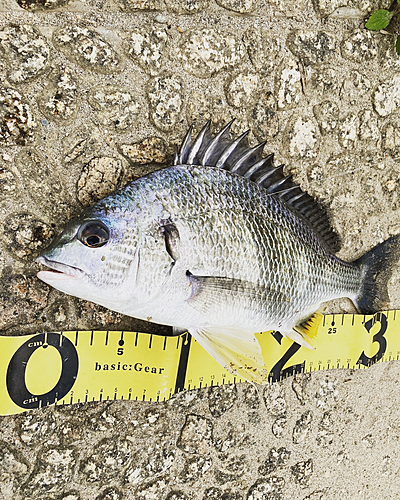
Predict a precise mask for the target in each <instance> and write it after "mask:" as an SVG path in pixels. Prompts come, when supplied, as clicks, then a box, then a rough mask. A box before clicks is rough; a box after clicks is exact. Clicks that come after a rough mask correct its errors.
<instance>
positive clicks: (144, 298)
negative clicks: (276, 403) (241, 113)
mask: <svg viewBox="0 0 400 500" xmlns="http://www.w3.org/2000/svg"><path fill="white" fill-rule="evenodd" d="M230 126H231V123H230V124H228V125H227V126H226V127H225V128H224V129H223V130H221V131H220V132H219V134H218V135H217V136H216V137H213V136H212V135H211V133H210V124H209V123H208V124H207V125H206V126H205V127H204V128H203V130H202V131H201V132H200V134H199V135H198V137H197V138H196V139H195V140H194V141H192V139H191V130H189V132H188V134H187V135H186V137H185V139H184V142H183V144H182V146H181V149H180V152H179V154H176V156H175V162H174V165H173V166H171V167H168V168H165V169H163V170H159V171H157V172H154V173H151V174H149V175H146V176H145V177H142V178H140V179H138V180H136V181H133V182H131V183H130V184H128V185H127V186H126V187H124V188H122V189H119V190H118V191H116V192H115V193H113V194H111V195H110V196H107V197H106V198H104V199H103V200H101V201H99V202H98V203H96V204H95V205H94V206H93V207H91V208H88V209H86V210H85V211H84V212H83V213H82V215H81V216H80V217H79V218H77V219H75V220H73V221H71V222H70V223H69V224H68V226H67V227H66V229H65V230H64V232H63V233H62V234H61V235H60V236H59V237H58V238H57V239H56V240H55V241H54V242H53V243H52V245H51V246H50V247H49V248H48V249H47V250H46V251H45V252H44V253H43V254H42V256H41V257H39V259H38V261H39V262H40V263H42V264H44V265H46V266H47V267H49V268H51V269H53V271H48V270H46V271H40V272H39V273H38V277H39V278H40V279H41V280H43V281H44V282H46V283H48V284H49V285H52V286H53V287H55V288H57V289H58V290H61V291H62V292H65V293H68V294H70V295H74V296H76V297H80V298H82V299H86V300H90V301H92V302H96V303H97V304H101V305H103V306H105V307H108V308H109V309H112V310H114V311H118V312H120V313H124V314H127V315H129V316H133V317H135V318H140V319H144V320H148V321H152V322H156V323H161V324H165V325H171V326H174V327H177V328H178V329H187V330H188V331H189V332H190V333H191V334H192V335H193V337H194V338H195V339H196V340H197V341H198V342H199V343H200V344H201V345H202V346H203V347H204V348H205V349H206V350H207V351H208V352H209V353H210V354H211V355H212V356H213V357H214V358H215V359H216V360H217V361H218V362H219V363H221V364H222V365H223V366H224V367H225V368H227V369H228V370H230V371H232V372H234V373H240V374H241V375H242V376H244V377H245V378H247V379H248V380H250V381H254V382H263V381H266V380H267V375H268V374H267V373H266V369H265V365H264V360H263V357H262V354H261V349H260V346H259V344H258V342H257V340H256V338H255V336H254V333H255V332H261V331H268V330H279V331H280V332H281V333H282V334H283V335H285V336H287V337H290V338H291V339H293V340H294V341H296V342H298V343H301V344H302V345H305V346H308V343H307V341H306V340H305V339H304V332H305V329H304V326H302V324H304V323H303V322H304V321H306V320H307V319H308V318H309V317H310V316H311V315H312V314H313V313H314V312H315V311H316V310H317V309H318V308H319V306H320V304H321V302H324V301H327V300H330V299H335V298H338V297H349V298H350V299H351V300H352V301H353V302H354V304H355V305H356V306H357V308H358V309H359V310H360V311H361V312H373V311H375V310H376V309H378V308H381V306H383V305H384V304H385V301H386V302H387V301H388V295H387V288H386V282H387V279H388V278H387V276H386V277H384V278H382V276H383V275H384V274H385V272H386V271H385V270H386V269H388V268H390V267H391V260H393V259H394V258H395V257H396V258H397V248H398V243H397V237H394V238H392V239H390V240H388V241H386V242H385V243H383V244H382V245H380V246H378V247H376V248H375V249H373V250H371V251H370V252H369V253H368V254H366V255H365V256H364V257H362V258H361V259H359V260H357V261H355V262H353V263H346V262H343V261H342V260H340V259H338V258H337V257H335V255H334V253H335V251H337V250H338V239H337V237H336V235H335V234H334V233H333V232H332V230H331V227H330V224H329V221H328V218H327V215H326V212H325V211H324V210H323V209H322V208H321V207H320V206H319V205H318V204H317V203H316V202H315V201H314V200H313V199H312V198H311V197H310V196H309V195H308V194H306V193H304V192H303V191H301V189H300V188H299V187H298V186H297V185H295V184H294V183H293V181H292V180H291V178H290V176H289V177H284V175H283V166H280V167H275V166H274V164H273V158H272V155H270V156H267V157H264V158H263V157H262V150H263V147H264V143H263V144H260V145H258V146H256V147H254V148H250V147H249V144H248V141H247V137H246V136H247V133H245V134H243V135H242V136H240V137H238V138H237V139H235V140H232V139H231V137H230V131H229V130H230ZM395 254H396V255H395ZM377 276H378V278H379V276H381V278H382V279H378V280H377ZM377 297H379V299H378V298H377Z"/></svg>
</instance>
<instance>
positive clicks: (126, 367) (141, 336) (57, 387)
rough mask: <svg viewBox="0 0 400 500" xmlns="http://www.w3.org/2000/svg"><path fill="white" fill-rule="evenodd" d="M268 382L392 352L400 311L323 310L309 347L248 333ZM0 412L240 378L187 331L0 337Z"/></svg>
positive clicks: (389, 356) (144, 395)
mask: <svg viewBox="0 0 400 500" xmlns="http://www.w3.org/2000/svg"><path fill="white" fill-rule="evenodd" d="M256 338H257V340H258V341H259V343H260V346H261V349H262V353H263V356H264V360H265V365H266V367H267V369H268V372H269V381H270V382H274V381H278V380H282V379H283V378H286V377H288V376H290V375H293V374H295V373H303V372H312V371H315V370H328V369H334V368H367V367H369V366H371V365H372V364H374V363H377V362H381V361H390V360H398V359H400V358H399V356H400V311H387V312H381V313H376V314H375V315H368V316H365V315H354V314H338V315H326V316H323V318H322V321H321V323H320V324H319V327H318V332H317V335H316V337H315V338H313V339H312V341H311V342H312V345H313V346H314V347H315V350H314V351H311V350H309V349H305V348H304V347H300V346H299V345H298V344H295V343H293V342H292V341H291V340H288V339H285V338H283V337H282V335H281V334H280V333H278V332H266V333H259V334H256ZM0 358H1V365H0V366H1V370H2V371H1V373H0V415H10V414H15V413H20V412H23V411H26V410H31V409H35V408H41V407H44V406H47V405H54V404H56V405H66V404H73V403H79V402H85V401H104V400H116V399H124V400H126V399H127V400H140V401H165V400H166V399H168V398H170V397H171V396H172V395H173V394H175V393H176V392H180V391H184V390H191V389H196V388H200V387H209V386H216V385H221V384H232V383H237V382H244V380H243V379H242V378H240V377H235V376H234V375H232V374H231V373H229V372H227V371H225V370H224V369H223V368H222V367H221V366H220V365H219V364H218V363H217V362H216V361H215V360H214V359H213V358H212V357H211V356H210V355H209V354H208V353H207V352H206V351H205V350H204V349H203V348H202V347H201V346H200V345H199V344H198V343H197V342H196V341H195V340H194V339H193V338H192V337H191V336H190V335H189V334H183V335H181V336H179V337H163V336H157V335H150V334H146V333H137V332H111V331H74V332H63V333H62V334H60V333H54V332H50V333H41V334H37V335H29V336H21V337H0Z"/></svg>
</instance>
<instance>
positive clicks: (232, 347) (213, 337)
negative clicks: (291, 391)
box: [189, 328, 268, 384]
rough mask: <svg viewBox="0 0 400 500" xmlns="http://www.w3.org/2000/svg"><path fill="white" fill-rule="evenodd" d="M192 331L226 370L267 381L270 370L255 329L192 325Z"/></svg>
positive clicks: (248, 378)
mask: <svg viewBox="0 0 400 500" xmlns="http://www.w3.org/2000/svg"><path fill="white" fill-rule="evenodd" d="M189 332H190V333H191V335H192V336H193V337H194V338H195V339H196V340H197V342H198V343H199V344H200V345H201V346H202V347H203V348H204V349H205V350H206V351H207V352H208V353H209V354H210V355H211V356H212V357H213V358H214V359H215V360H216V361H218V363H219V364H220V365H222V366H223V367H224V368H225V370H227V371H229V372H230V373H232V374H234V375H238V376H240V377H242V378H244V379H245V380H247V381H249V382H253V383H257V384H263V383H266V382H267V381H268V370H267V368H266V366H265V362H264V358H263V356H262V352H261V347H260V345H259V343H258V341H257V339H256V337H255V335H254V332H249V331H243V330H235V329H223V328H222V329H221V328H207V329H204V328H199V329H189Z"/></svg>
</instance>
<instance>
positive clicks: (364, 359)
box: [357, 313, 388, 366]
mask: <svg viewBox="0 0 400 500" xmlns="http://www.w3.org/2000/svg"><path fill="white" fill-rule="evenodd" d="M376 322H379V323H380V324H381V327H380V329H379V332H378V333H375V335H374V336H373V337H372V342H373V343H375V342H378V344H379V350H378V352H377V353H376V354H375V355H374V356H372V357H371V358H370V357H368V356H367V355H366V354H365V352H364V351H363V352H362V353H361V356H360V357H359V358H358V361H357V364H360V365H364V366H371V365H373V364H374V363H377V362H378V361H379V360H380V359H381V358H382V357H383V355H384V354H385V352H386V348H387V340H386V339H385V337H384V335H385V333H386V330H387V327H388V322H387V317H386V315H385V314H383V313H377V314H376V315H375V316H374V317H373V318H371V319H370V320H369V321H367V322H366V323H364V327H365V329H366V330H367V332H368V333H369V332H370V331H371V328H372V327H373V326H374V324H375V323H376Z"/></svg>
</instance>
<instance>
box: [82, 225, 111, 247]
mask: <svg viewBox="0 0 400 500" xmlns="http://www.w3.org/2000/svg"><path fill="white" fill-rule="evenodd" d="M109 238H110V233H109V231H108V228H107V226H106V225H105V224H103V223H102V222H100V221H89V222H86V223H85V224H83V225H82V226H81V227H80V229H79V232H78V239H79V241H81V242H82V243H83V244H84V245H86V246H87V247H90V248H98V247H102V246H103V245H105V244H106V243H107V241H108V240H109Z"/></svg>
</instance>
